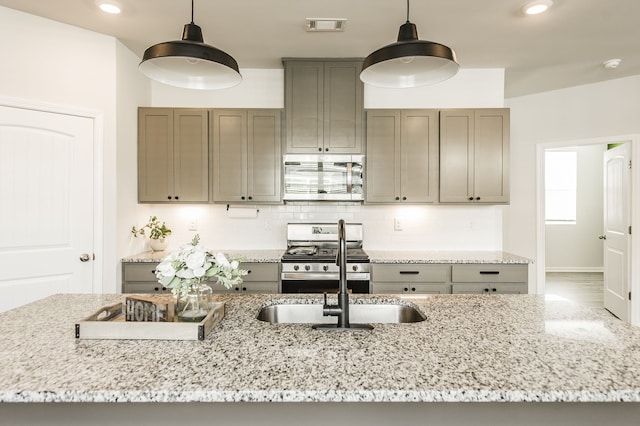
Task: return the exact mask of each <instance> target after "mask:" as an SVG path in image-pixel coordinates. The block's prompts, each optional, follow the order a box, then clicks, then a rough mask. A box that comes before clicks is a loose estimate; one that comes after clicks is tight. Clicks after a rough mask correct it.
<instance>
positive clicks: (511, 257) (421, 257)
mask: <svg viewBox="0 0 640 426" xmlns="http://www.w3.org/2000/svg"><path fill="white" fill-rule="evenodd" d="M213 251H222V252H224V253H228V254H230V255H232V256H242V257H243V258H244V259H245V261H246V262H258V263H278V262H280V259H281V258H282V254H283V253H284V249H282V250H278V249H273V250H213ZM365 251H366V252H367V254H368V255H369V258H370V260H371V263H514V264H527V263H532V262H533V261H532V260H531V259H527V258H525V257H522V256H517V255H515V254H511V253H507V252H503V251H438V250H432V251H426V250H407V251H403V250H368V249H365ZM169 252H170V251H157V252H153V251H147V252H144V253H139V254H135V255H132V256H128V257H125V258H123V259H122V262H125V263H131V262H160V261H161V260H162V259H163V258H164V257H165V256H167V254H169Z"/></svg>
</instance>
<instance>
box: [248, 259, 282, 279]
mask: <svg viewBox="0 0 640 426" xmlns="http://www.w3.org/2000/svg"><path fill="white" fill-rule="evenodd" d="M279 266H280V265H279V264H278V263H241V264H240V268H241V269H246V270H247V271H249V273H248V274H247V275H245V276H244V277H242V280H243V281H249V282H251V281H274V282H276V283H277V282H278V279H279V275H280V274H279Z"/></svg>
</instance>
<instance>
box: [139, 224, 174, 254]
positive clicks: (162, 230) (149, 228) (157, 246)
mask: <svg viewBox="0 0 640 426" xmlns="http://www.w3.org/2000/svg"><path fill="white" fill-rule="evenodd" d="M131 233H132V234H133V236H134V237H137V236H138V235H145V236H146V235H148V236H149V245H150V246H151V250H152V251H162V250H166V248H167V246H168V245H169V240H168V238H167V237H168V236H169V235H171V229H169V228H167V225H165V223H164V222H162V224H160V221H159V220H158V218H157V217H156V216H150V217H149V223H147V224H146V225H144V226H142V227H141V228H139V229H138V228H136V227H135V226H133V227H131Z"/></svg>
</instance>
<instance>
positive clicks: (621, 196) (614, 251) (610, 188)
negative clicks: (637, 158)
mask: <svg viewBox="0 0 640 426" xmlns="http://www.w3.org/2000/svg"><path fill="white" fill-rule="evenodd" d="M629 151H630V147H629V144H628V143H625V144H622V145H620V146H617V147H615V148H613V149H609V150H607V151H606V152H605V154H604V204H605V205H604V231H605V232H604V234H603V235H604V237H602V238H603V242H604V307H605V308H606V309H607V310H609V311H610V312H611V313H612V314H614V315H615V316H617V317H618V318H620V319H621V320H624V321H629V255H630V249H629V247H630V245H629V242H630V241H629V238H630V237H629V225H630V223H631V222H630V202H629V200H630V176H631V167H630V165H631V163H630V159H631V155H630V152H629Z"/></svg>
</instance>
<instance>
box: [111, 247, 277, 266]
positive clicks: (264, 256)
mask: <svg viewBox="0 0 640 426" xmlns="http://www.w3.org/2000/svg"><path fill="white" fill-rule="evenodd" d="M176 251H177V249H176ZM211 251H212V252H218V251H221V252H223V253H226V254H228V255H230V256H233V257H241V258H242V259H243V262H252V263H278V262H280V259H281V258H282V254H283V253H284V249H282V250H278V249H272V250H255V249H254V250H211ZM169 253H171V250H163V251H145V252H144V253H138V254H134V255H132V256H127V257H125V258H122V262H124V263H135V262H149V263H152V262H161V261H162V259H164V258H165V257H166V256H167V255H168V254H169Z"/></svg>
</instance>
